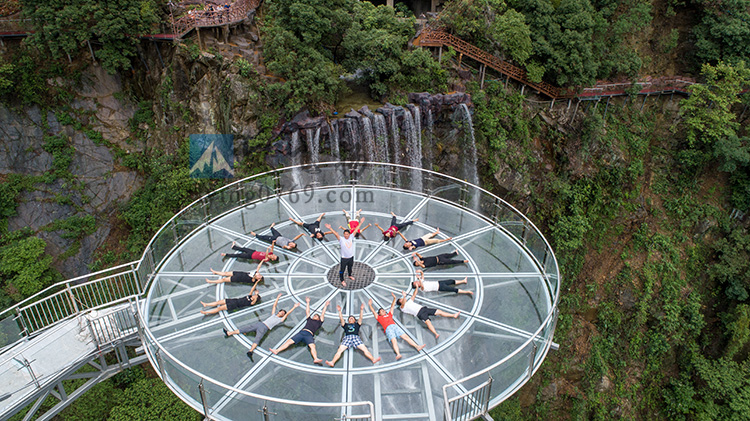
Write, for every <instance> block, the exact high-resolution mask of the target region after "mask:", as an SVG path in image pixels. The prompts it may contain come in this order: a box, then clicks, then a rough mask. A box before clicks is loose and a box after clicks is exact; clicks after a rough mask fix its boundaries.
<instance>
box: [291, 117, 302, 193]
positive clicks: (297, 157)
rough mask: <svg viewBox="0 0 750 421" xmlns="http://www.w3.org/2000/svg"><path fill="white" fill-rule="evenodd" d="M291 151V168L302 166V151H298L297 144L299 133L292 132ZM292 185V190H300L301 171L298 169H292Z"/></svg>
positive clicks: (298, 146)
mask: <svg viewBox="0 0 750 421" xmlns="http://www.w3.org/2000/svg"><path fill="white" fill-rule="evenodd" d="M290 147H291V151H290V156H291V158H292V166H294V167H296V166H297V165H300V164H302V151H301V150H300V143H299V131H294V132H292V140H291V145H290ZM292 183H294V186H293V187H294V188H295V189H298V188H302V187H303V185H302V171H301V170H300V169H299V168H292Z"/></svg>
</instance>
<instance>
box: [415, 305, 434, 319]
mask: <svg viewBox="0 0 750 421" xmlns="http://www.w3.org/2000/svg"><path fill="white" fill-rule="evenodd" d="M436 312H437V310H436V309H434V308H429V307H422V308H421V309H419V313H417V318H418V319H419V320H421V321H423V322H426V321H428V320H430V316H434V315H435V313H436Z"/></svg>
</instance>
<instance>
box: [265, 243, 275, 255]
mask: <svg viewBox="0 0 750 421" xmlns="http://www.w3.org/2000/svg"><path fill="white" fill-rule="evenodd" d="M274 247H276V240H273V241H271V247H269V248H267V249H266V253H268V254H273V248H274Z"/></svg>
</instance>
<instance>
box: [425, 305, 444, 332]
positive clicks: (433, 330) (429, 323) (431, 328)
mask: <svg viewBox="0 0 750 421" xmlns="http://www.w3.org/2000/svg"><path fill="white" fill-rule="evenodd" d="M438 311H440V310H438ZM424 324H426V325H427V329H430V332H432V334H433V335H435V339H437V338H439V337H440V334H439V333H437V331H436V330H435V326H433V325H432V320H425V321H424Z"/></svg>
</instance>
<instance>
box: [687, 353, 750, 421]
mask: <svg viewBox="0 0 750 421" xmlns="http://www.w3.org/2000/svg"><path fill="white" fill-rule="evenodd" d="M693 366H694V368H695V370H696V373H697V376H698V378H699V379H700V380H701V381H702V382H705V383H704V384H705V387H703V388H701V389H700V399H698V400H697V402H696V404H695V406H696V419H699V420H719V419H721V420H741V419H746V418H747V414H750V361H748V360H745V361H742V362H740V363H738V362H735V361H733V360H730V359H727V358H721V359H718V360H710V359H707V358H705V357H703V356H701V355H696V356H694V358H693Z"/></svg>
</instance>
